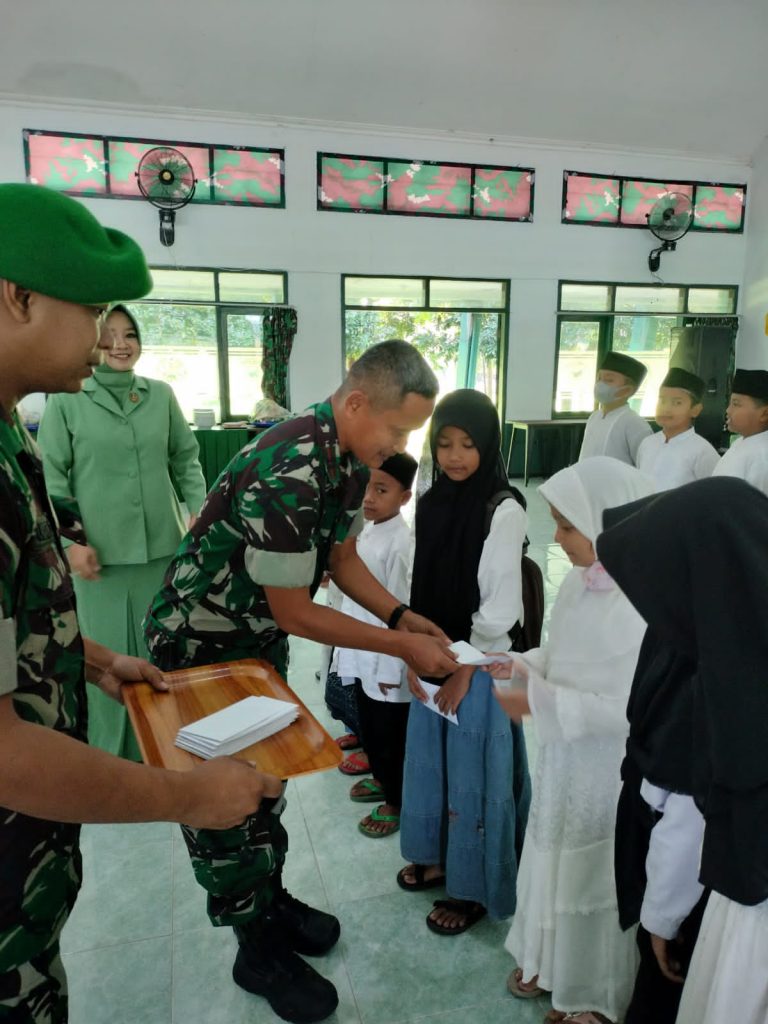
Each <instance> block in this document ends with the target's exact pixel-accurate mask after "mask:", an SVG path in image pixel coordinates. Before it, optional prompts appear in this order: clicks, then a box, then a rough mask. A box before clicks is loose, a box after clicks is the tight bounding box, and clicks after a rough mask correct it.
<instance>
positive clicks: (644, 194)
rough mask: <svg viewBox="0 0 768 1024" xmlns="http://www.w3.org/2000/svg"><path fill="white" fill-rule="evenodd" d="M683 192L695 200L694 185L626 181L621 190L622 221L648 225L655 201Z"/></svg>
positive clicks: (628, 223) (632, 224)
mask: <svg viewBox="0 0 768 1024" xmlns="http://www.w3.org/2000/svg"><path fill="white" fill-rule="evenodd" d="M670 192H675V193H682V195H684V196H688V198H689V199H690V200H691V201H693V185H679V184H678V185H675V184H673V183H671V182H668V181H641V180H638V181H625V182H624V183H623V185H622V190H621V223H622V224H625V225H628V226H636V225H640V226H642V227H647V226H648V214H649V213H650V212H651V210H652V209H653V205H654V203H657V202H658V201H659V199H662V198H663V197H664V196H666V195H669V193H670Z"/></svg>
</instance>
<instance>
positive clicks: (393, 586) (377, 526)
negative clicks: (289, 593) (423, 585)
mask: <svg viewBox="0 0 768 1024" xmlns="http://www.w3.org/2000/svg"><path fill="white" fill-rule="evenodd" d="M410 533H411V531H410V530H409V529H408V525H407V523H406V522H405V520H404V519H403V517H402V516H401V515H400V514H399V513H398V515H396V516H394V518H392V519H388V520H387V521H386V522H385V523H368V524H366V526H365V527H364V529H363V532H362V533H361V534H360V536H359V537H358V539H357V553H358V555H359V556H360V558H361V559H362V560H363V562H364V563H365V565H366V566H367V567H368V569H369V571H370V572H371V574H372V575H373V576H375V577H376V579H377V580H378V581H379V583H381V585H382V586H383V587H385V588H386V589H387V590H388V591H389V592H390V594H392V595H393V596H394V597H396V598H398V600H400V601H402V602H404V603H405V602H407V601H408V590H409V587H408V560H409V551H410ZM339 611H341V612H343V613H344V614H345V615H351V616H352V618H354V619H357V620H358V622H365V623H367V624H368V625H372V626H381V627H382V628H384V629H386V623H384V622H382V621H381V620H380V619H378V618H376V616H375V615H373V614H372V613H371V612H369V611H367V610H366V609H365V608H363V607H361V605H359V604H357V603H356V602H355V601H353V600H352V598H351V597H347V596H346V595H344V596H343V599H342V602H341V606H340V607H339ZM332 667H333V670H334V671H335V672H337V673H338V675H340V676H341V677H342V679H343V680H344V681H345V682H346V681H351V680H353V679H359V680H360V681H361V683H362V686H363V690H364V691H365V693H366V694H367V695H368V696H369V697H372V698H373V699H374V700H381V701H385V700H386V701H390V702H396V701H402V702H404V701H409V700H410V699H411V694H410V691H409V689H408V686H407V685H406V681H405V665H404V663H403V662H402V661H401V659H400V658H395V657H393V656H392V655H391V654H377V653H375V652H374V651H357V650H352V649H351V648H347V647H340V648H337V650H336V654H335V656H334V659H333V666H332ZM379 683H388V684H390V685H393V686H396V687H398V689H393V690H387V693H386V696H385V695H384V694H383V693H382V692H381V690H380V689H379Z"/></svg>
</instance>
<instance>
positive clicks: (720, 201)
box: [693, 185, 745, 231]
mask: <svg viewBox="0 0 768 1024" xmlns="http://www.w3.org/2000/svg"><path fill="white" fill-rule="evenodd" d="M744 202H745V186H744V185H697V186H696V200H695V205H694V209H693V224H694V227H695V228H698V229H701V230H706V231H740V230H741V228H742V225H743V223H744Z"/></svg>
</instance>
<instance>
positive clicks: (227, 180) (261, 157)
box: [213, 149, 283, 206]
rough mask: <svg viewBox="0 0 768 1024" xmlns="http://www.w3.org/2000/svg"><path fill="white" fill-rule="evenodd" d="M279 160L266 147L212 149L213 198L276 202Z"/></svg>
mask: <svg viewBox="0 0 768 1024" xmlns="http://www.w3.org/2000/svg"><path fill="white" fill-rule="evenodd" d="M282 174H283V161H282V159H281V158H280V154H279V153H276V152H274V151H270V150H263V151H260V150H253V149H214V151H213V198H214V199H215V200H218V201H219V202H224V203H247V204H249V205H251V206H279V205H280V203H282V201H283V184H282Z"/></svg>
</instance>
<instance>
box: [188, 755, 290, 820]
mask: <svg viewBox="0 0 768 1024" xmlns="http://www.w3.org/2000/svg"><path fill="white" fill-rule="evenodd" d="M182 780H183V783H184V786H185V790H186V799H185V801H184V806H183V807H181V808H180V810H179V816H178V819H177V820H178V821H180V822H181V823H182V824H184V825H191V826H192V827H193V828H215V829H224V828H234V826H235V825H239V824H240V823H241V822H242V821H244V820H245V819H246V818H247V817H248V816H249V815H250V814H254V813H255V812H256V811H257V810H258V809H259V805H260V804H261V801H262V800H263V799H265V798H267V797H272V798H275V797H279V796H280V794H281V793H282V791H283V783H282V782H281V780H280V779H278V778H276V777H275V776H274V775H265V774H264V772H260V771H259V770H258V769H257V768H255V767H254V766H253V765H252V764H251V763H250V761H238V760H236V759H235V758H234V757H215V758H213V760H212V761H207V762H206V763H205V764H203V765H201V766H200V767H199V768H194V769H193V770H192V771H191V772H183V773H182Z"/></svg>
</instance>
